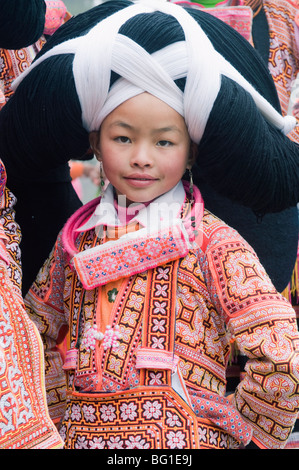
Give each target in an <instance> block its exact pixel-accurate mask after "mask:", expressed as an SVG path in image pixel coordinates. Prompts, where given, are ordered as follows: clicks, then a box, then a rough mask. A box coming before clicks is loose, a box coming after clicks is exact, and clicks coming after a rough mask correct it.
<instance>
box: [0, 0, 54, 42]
mask: <svg viewBox="0 0 299 470" xmlns="http://www.w3.org/2000/svg"><path fill="white" fill-rule="evenodd" d="M45 14H46V3H45V1H44V0H1V1H0V47H1V48H2V49H22V48H24V47H27V46H30V45H31V44H33V43H35V42H36V41H37V40H38V39H39V38H40V37H41V36H42V34H43V31H44V26H45Z"/></svg>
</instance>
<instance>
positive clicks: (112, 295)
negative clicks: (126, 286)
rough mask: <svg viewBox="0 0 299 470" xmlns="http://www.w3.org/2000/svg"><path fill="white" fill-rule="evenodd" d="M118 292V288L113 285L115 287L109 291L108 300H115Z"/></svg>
mask: <svg viewBox="0 0 299 470" xmlns="http://www.w3.org/2000/svg"><path fill="white" fill-rule="evenodd" d="M117 294H118V290H117V289H116V288H115V287H113V289H111V290H109V291H108V300H109V302H115V299H116V296H117Z"/></svg>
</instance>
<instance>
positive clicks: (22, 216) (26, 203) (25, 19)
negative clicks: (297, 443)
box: [0, 0, 90, 295]
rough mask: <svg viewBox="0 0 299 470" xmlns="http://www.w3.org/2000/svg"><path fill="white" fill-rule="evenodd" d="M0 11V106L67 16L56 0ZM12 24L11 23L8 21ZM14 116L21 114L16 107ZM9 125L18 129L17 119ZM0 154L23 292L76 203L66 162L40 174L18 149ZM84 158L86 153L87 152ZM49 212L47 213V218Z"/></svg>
mask: <svg viewBox="0 0 299 470" xmlns="http://www.w3.org/2000/svg"><path fill="white" fill-rule="evenodd" d="M0 13H1V20H0V21H1V24H0V31H1V33H0V34H1V38H3V42H2V49H0V61H1V68H0V84H1V86H2V92H3V94H4V97H3V99H2V101H1V105H0V108H1V107H3V105H4V104H5V103H7V102H8V100H9V99H10V98H11V97H12V95H13V89H12V83H13V81H14V80H15V79H16V78H17V77H18V76H19V75H20V74H21V73H22V72H23V71H24V70H25V69H26V68H28V67H29V65H30V64H31V62H32V61H33V59H34V58H35V56H36V54H37V53H38V52H39V51H40V50H41V48H42V47H43V45H44V44H45V42H46V39H48V38H49V37H51V35H52V34H53V33H54V32H55V31H56V30H57V29H58V28H59V27H60V26H61V25H62V24H63V23H64V22H65V21H67V20H68V19H69V18H70V14H69V13H68V11H67V9H66V7H65V5H64V3H63V2H62V1H60V0H55V1H52V0H47V1H44V0H30V1H29V2H28V1H27V0H3V1H1V2H0ZM13 24H14V25H16V26H15V27H12V25H13ZM25 35H26V36H25ZM24 36H25V37H24ZM1 38H0V39H1ZM24 39H26V40H25V41H24ZM0 44H1V43H0ZM19 119H21V120H22V114H21V113H20V116H19ZM14 131H16V132H18V125H17V127H16V128H15V129H14ZM14 131H13V132H14ZM9 140H10V138H9V139H8V142H7V144H8V146H10V142H9ZM2 155H3V162H4V164H5V167H6V171H7V184H8V187H9V188H10V190H11V191H12V192H13V194H14V195H15V197H16V198H17V203H16V205H15V209H16V220H17V222H18V224H19V225H20V227H21V231H22V240H21V245H20V246H21V258H22V272H23V277H22V292H23V295H24V294H25V293H26V292H27V291H28V289H29V287H30V285H31V283H32V282H33V280H34V279H35V276H36V274H37V272H38V270H39V268H40V267H41V265H42V264H43V262H44V260H45V259H46V258H47V256H48V254H49V252H50V250H51V248H52V246H53V244H54V242H55V239H56V237H57V234H58V232H59V230H60V229H61V227H62V226H63V224H64V223H65V221H66V220H67V218H68V217H69V216H70V215H71V214H72V213H73V212H74V211H75V210H76V209H78V208H79V207H80V206H81V205H82V203H81V201H80V199H79V197H78V196H77V194H76V192H75V190H74V188H73V186H72V180H71V176H70V169H69V165H68V163H67V162H64V163H63V164H62V165H60V166H59V167H58V168H50V169H49V170H48V171H47V173H46V174H45V173H44V172H40V171H39V169H38V167H36V166H35V165H32V166H31V167H30V171H29V172H27V170H26V172H24V167H21V166H20V165H19V164H18V163H17V160H18V159H19V158H20V160H22V161H24V165H25V167H26V168H28V166H27V164H26V162H25V160H26V157H25V156H24V155H23V154H22V152H20V149H19V150H18V151H17V153H16V154H15V156H14V158H13V159H11V158H10V157H9V158H7V152H6V149H5V148H2ZM69 158H71V157H69ZM84 158H87V159H90V156H87V157H84ZM30 159H31V157H30ZM45 207H47V213H46V212H45V210H44V209H45ZM54 214H55V216H54ZM49 218H51V219H52V220H51V223H50V224H49Z"/></svg>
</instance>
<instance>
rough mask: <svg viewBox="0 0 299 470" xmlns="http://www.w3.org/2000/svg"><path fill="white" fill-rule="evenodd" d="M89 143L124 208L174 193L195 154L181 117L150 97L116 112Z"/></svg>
mask: <svg viewBox="0 0 299 470" xmlns="http://www.w3.org/2000/svg"><path fill="white" fill-rule="evenodd" d="M90 142H91V146H92V148H93V151H94V153H95V155H96V157H97V159H98V160H99V161H102V163H103V169H104V172H105V175H106V177H107V179H108V180H109V181H110V183H111V184H112V185H113V186H114V188H115V190H116V193H117V194H118V195H125V196H126V200H127V205H129V204H131V203H132V202H139V203H141V202H143V203H146V202H149V201H152V200H153V199H155V198H157V197H158V196H161V195H162V194H164V193H166V192H167V191H169V190H170V189H172V188H173V187H174V186H175V185H176V184H177V183H178V182H179V181H180V179H181V178H182V176H183V174H184V172H185V170H186V168H187V167H188V168H190V167H191V166H192V163H193V154H195V146H193V145H191V141H190V138H189V135H188V131H187V127H186V124H185V121H184V119H183V118H182V116H181V115H180V114H178V113H177V112H176V111H175V110H174V109H173V108H171V107H170V106H168V105H167V104H166V103H164V102H163V101H161V100H159V99H158V98H156V97H154V96H153V95H150V94H149V93H142V94H140V95H137V96H135V97H134V98H131V99H129V100H127V101H125V102H124V103H123V104H121V105H120V106H118V107H117V108H115V109H114V110H113V111H112V112H111V113H110V114H109V115H108V116H107V117H106V118H105V120H104V121H103V123H102V125H101V129H100V131H99V132H92V133H91V134H90ZM191 153H192V155H191Z"/></svg>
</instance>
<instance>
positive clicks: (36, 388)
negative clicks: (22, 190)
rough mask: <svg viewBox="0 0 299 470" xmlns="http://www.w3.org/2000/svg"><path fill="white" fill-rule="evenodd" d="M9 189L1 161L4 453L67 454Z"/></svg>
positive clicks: (0, 422)
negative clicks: (29, 300) (51, 405)
mask: <svg viewBox="0 0 299 470" xmlns="http://www.w3.org/2000/svg"><path fill="white" fill-rule="evenodd" d="M5 184H6V172H5V168H4V166H3V163H2V162H1V161H0V351H1V353H0V356H1V360H0V363H1V367H0V384H1V387H0V448H1V449H52V448H58V447H60V448H61V447H62V441H61V438H60V436H59V434H58V432H57V429H56V428H55V426H54V424H53V423H52V421H51V419H50V417H49V414H48V408H47V402H46V392H45V382H44V372H43V369H44V357H43V346H42V342H41V339H40V336H39V334H38V331H37V328H36V327H35V325H34V324H33V322H32V321H31V320H30V319H29V318H28V316H27V314H26V311H25V308H24V303H23V299H22V294H21V282H22V276H21V265H20V248H19V244H20V238H21V237H20V229H19V226H18V225H17V223H16V222H15V212H14V205H15V202H16V199H15V197H14V195H13V194H12V193H11V192H10V191H9V190H8V189H7V188H6V186H5Z"/></svg>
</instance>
